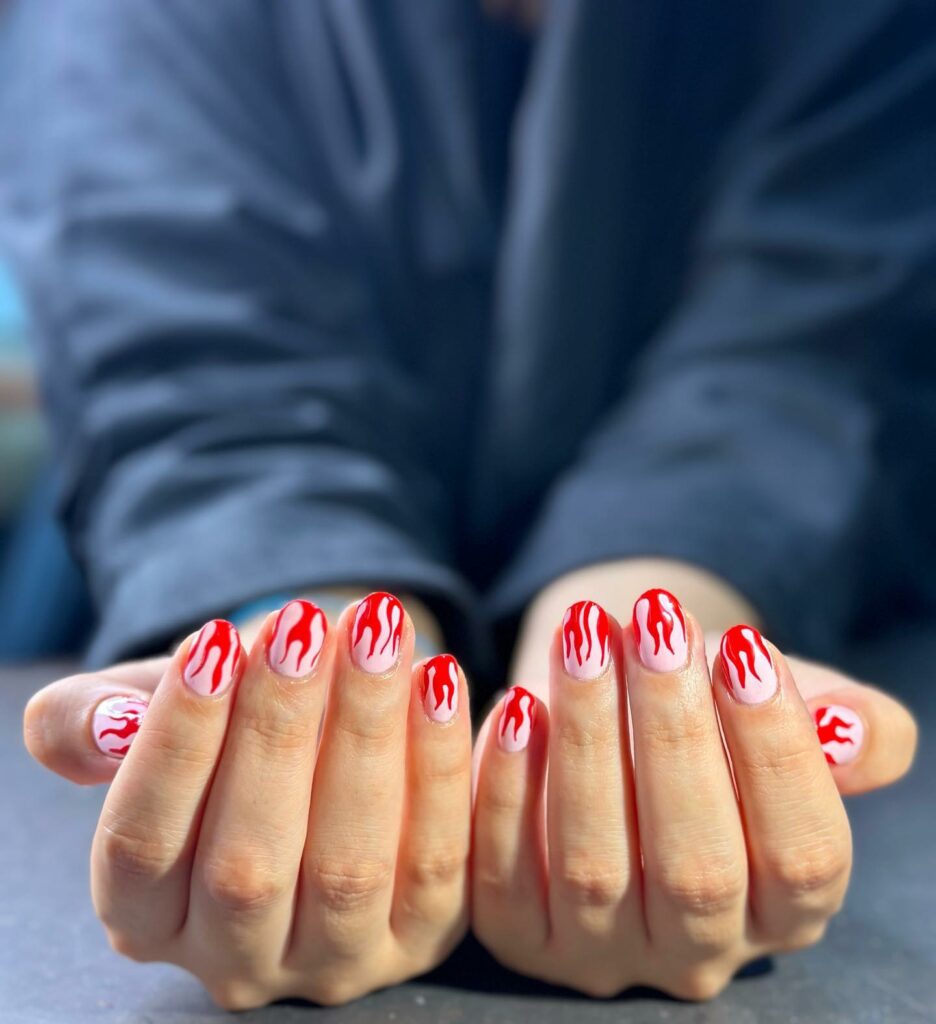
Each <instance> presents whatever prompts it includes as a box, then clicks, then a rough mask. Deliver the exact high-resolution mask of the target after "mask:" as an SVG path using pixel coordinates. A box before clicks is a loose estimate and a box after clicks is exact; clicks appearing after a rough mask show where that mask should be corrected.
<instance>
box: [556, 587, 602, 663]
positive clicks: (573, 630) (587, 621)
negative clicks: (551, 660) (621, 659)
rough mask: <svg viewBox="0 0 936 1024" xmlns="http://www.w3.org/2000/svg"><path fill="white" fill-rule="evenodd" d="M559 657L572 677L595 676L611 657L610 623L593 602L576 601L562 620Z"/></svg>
mask: <svg viewBox="0 0 936 1024" xmlns="http://www.w3.org/2000/svg"><path fill="white" fill-rule="evenodd" d="M562 660H563V662H564V664H565V670H566V672H568V673H569V675H570V676H572V677H573V679H597V678H598V676H600V675H601V674H602V673H603V672H604V671H605V669H607V667H608V662H609V661H610V660H611V624H610V623H609V621H608V616H607V614H606V612H605V610H604V608H602V607H601V605H599V604H595V602H594V601H578V602H576V603H575V604H574V605H572V607H571V608H569V609H568V610H567V611H566V613H565V617H564V618H563V620H562Z"/></svg>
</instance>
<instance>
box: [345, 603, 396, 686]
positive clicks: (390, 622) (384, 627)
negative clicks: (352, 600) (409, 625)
mask: <svg viewBox="0 0 936 1024" xmlns="http://www.w3.org/2000/svg"><path fill="white" fill-rule="evenodd" d="M404 622H405V615H404V612H403V605H402V604H400V602H399V600H398V599H397V598H396V597H394V596H393V594H388V593H387V592H386V591H382V590H380V591H375V592H374V593H372V594H368V595H367V597H365V598H363V599H362V600H361V601H359V602H358V605H357V609H356V611H355V613H354V620H353V622H352V624H351V632H350V635H349V641H350V645H351V660H352V662H353V663H354V664H355V666H356V667H357V668H359V669H361V670H362V671H363V672H366V673H368V675H375V676H380V675H386V674H388V673H390V672H391V671H392V670H393V669H394V668H395V667H396V665H397V664H398V662H399V660H400V645H401V643H402V640H403V626H404Z"/></svg>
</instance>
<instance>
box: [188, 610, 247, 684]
mask: <svg viewBox="0 0 936 1024" xmlns="http://www.w3.org/2000/svg"><path fill="white" fill-rule="evenodd" d="M240 653H241V643H240V636H239V635H238V632H237V630H236V629H235V628H234V625H233V624H232V623H230V622H227V621H226V620H225V619H214V620H212V621H211V622H208V623H206V624H205V625H204V626H202V628H201V630H200V632H199V634H198V636H197V637H196V638H195V643H193V644H192V648H191V650H190V651H189V655H188V659H187V660H186V662H185V668H184V669H183V671H182V678H183V679H184V680H185V682H186V684H187V685H188V686H189V687H190V688H191V689H193V690H194V691H195V692H196V693H200V694H201V695H202V696H203V697H207V696H208V695H209V694H214V693H223V692H224V691H225V690H226V689H227V688H228V687H229V686H230V685H231V683H232V682H233V680H234V674H235V673H236V671H237V664H238V662H239V661H240Z"/></svg>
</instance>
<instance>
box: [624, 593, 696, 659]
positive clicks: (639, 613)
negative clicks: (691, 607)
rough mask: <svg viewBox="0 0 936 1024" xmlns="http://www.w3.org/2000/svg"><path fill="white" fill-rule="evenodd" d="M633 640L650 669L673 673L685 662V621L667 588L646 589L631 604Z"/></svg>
mask: <svg viewBox="0 0 936 1024" xmlns="http://www.w3.org/2000/svg"><path fill="white" fill-rule="evenodd" d="M633 622H634V639H635V640H636V641H637V653H638V654H639V655H640V660H641V661H642V662H643V664H644V665H646V667H647V668H649V669H652V670H653V671H654V672H674V671H675V670H676V669H678V668H682V667H683V665H685V664H686V659H687V658H688V656H689V644H688V643H687V641H686V620H685V618H684V617H683V611H682V608H681V606H680V604H679V602H678V601H677V600H676V598H675V597H673V595H672V594H671V593H670V592H669V591H668V590H648V591H647V592H646V593H644V594H641V595H640V597H638V598H637V600H636V602H635V603H634V616H633Z"/></svg>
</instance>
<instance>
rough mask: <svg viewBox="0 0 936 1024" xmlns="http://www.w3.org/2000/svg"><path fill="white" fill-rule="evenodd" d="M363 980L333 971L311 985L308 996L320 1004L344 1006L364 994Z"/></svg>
mask: <svg viewBox="0 0 936 1024" xmlns="http://www.w3.org/2000/svg"><path fill="white" fill-rule="evenodd" d="M363 992H364V989H363V987H362V984H361V981H360V980H358V981H354V980H353V979H351V978H348V977H346V976H344V975H343V974H338V973H336V972H332V974H331V975H330V976H329V977H327V978H320V979H318V980H317V981H315V982H314V984H312V985H311V986H310V987H309V990H308V993H307V995H308V998H309V1000H310V1001H311V1002H313V1003H318V1004H319V1006H344V1005H345V1004H347V1003H350V1002H352V1000H354V999H357V998H358V997H359V996H360V995H363Z"/></svg>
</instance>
